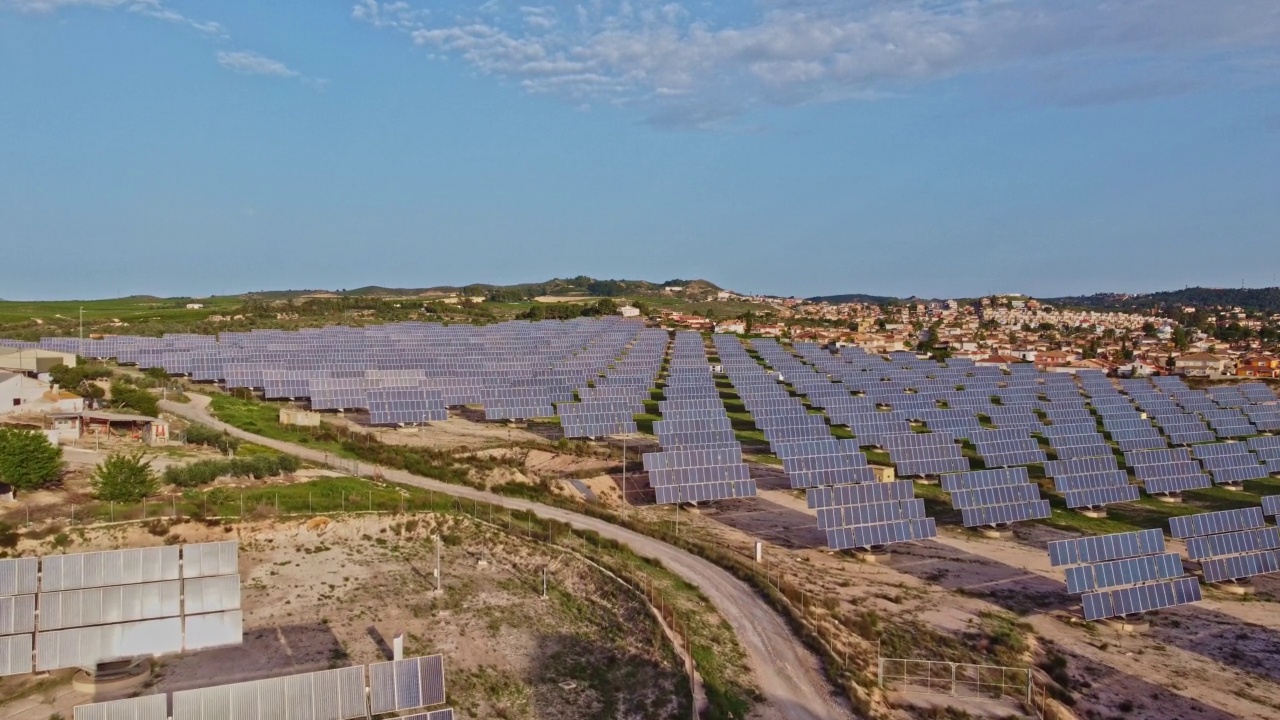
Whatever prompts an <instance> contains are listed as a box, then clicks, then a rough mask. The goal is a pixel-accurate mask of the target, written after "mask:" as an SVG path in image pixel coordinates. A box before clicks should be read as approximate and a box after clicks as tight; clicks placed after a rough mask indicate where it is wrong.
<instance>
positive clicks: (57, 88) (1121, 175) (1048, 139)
mask: <svg viewBox="0 0 1280 720" xmlns="http://www.w3.org/2000/svg"><path fill="white" fill-rule="evenodd" d="M577 274H588V275H593V276H597V277H627V278H646V279H653V280H666V279H670V278H675V277H681V278H688V277H695V276H700V277H706V278H709V279H711V280H713V281H715V282H718V283H720V284H722V285H725V286H728V287H732V288H735V289H739V290H743V291H755V292H769V293H776V294H784V295H814V294H827V293H837V292H866V293H876V294H899V295H909V294H917V295H926V296H947V295H974V294H979V293H988V292H1014V291H1021V292H1028V293H1032V294H1038V295H1045V296H1048V295H1059V294H1067V293H1083V292H1097V291H1110V290H1114V291H1134V292H1138V291H1151V290H1157V289H1168V288H1176V287H1182V286H1185V285H1197V284H1198V285H1211V286H1239V285H1241V284H1242V283H1243V284H1246V285H1250V286H1261V285H1275V284H1277V275H1280V3H1277V2H1275V0H1214V1H1213V2H1205V1H1204V0H1125V1H1124V2H1116V1H1115V0H899V1H890V0H756V1H755V2H737V3H710V2H705V1H702V0H699V1H697V2H694V1H689V2H647V1H646V0H624V1H622V2H617V1H615V0H587V1H586V2H577V3H575V2H563V3H562V2H554V3H550V4H546V3H538V2H525V3H521V2H507V1H505V0H488V1H487V2H483V3H464V2H379V1H375V0H361V1H360V2H353V0H345V1H341V2H339V1H322V2H315V1H314V0H313V1H312V2H303V1H302V0H282V1H281V2H275V3H230V2H225V1H224V2H211V1H207V0H0V297H3V298H44V297H49V298H53V297H60V298H70V297H101V296H114V295H119V294H130V293H156V294H197V295H199V294H207V293H214V292H218V293H225V292H243V291H247V290H255V289H268V288H300V287H309V288H319V287H324V288H343V287H357V286H361V285H367V284H379V285H388V286H424V285H434V284H459V283H467V282H503V283H505V282H522V281H533V280H542V279H546V278H549V277H553V276H565V275H577Z"/></svg>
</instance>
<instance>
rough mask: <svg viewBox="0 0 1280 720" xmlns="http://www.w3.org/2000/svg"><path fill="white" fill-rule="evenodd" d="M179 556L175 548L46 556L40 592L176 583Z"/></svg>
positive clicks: (164, 546)
mask: <svg viewBox="0 0 1280 720" xmlns="http://www.w3.org/2000/svg"><path fill="white" fill-rule="evenodd" d="M180 557H181V555H180V553H179V550H178V547H177V546H176V545H163V546H160V547H150V548H132V549H129V550H107V551H105V552H91V553H78V554H75V555H47V556H45V557H44V558H43V559H42V560H41V563H42V564H43V565H42V568H41V574H40V589H41V590H42V591H43V592H56V591H60V590H79V589H80V588H91V587H104V586H108V585H132V584H136V583H146V582H159V581H161V580H177V579H178V577H179V571H180V567H179V560H180Z"/></svg>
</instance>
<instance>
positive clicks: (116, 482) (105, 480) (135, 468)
mask: <svg viewBox="0 0 1280 720" xmlns="http://www.w3.org/2000/svg"><path fill="white" fill-rule="evenodd" d="M89 482H90V483H91V484H92V485H93V493H94V495H96V496H97V498H98V499H99V500H106V501H109V502H124V503H132V502H138V501H140V500H142V499H143V498H145V497H146V496H148V495H151V494H152V493H154V492H155V491H156V490H158V489H159V487H160V483H159V482H158V481H157V480H156V474H155V472H154V471H153V470H152V469H151V461H150V460H144V459H143V456H142V453H140V452H139V453H132V454H127V453H112V454H111V455H109V456H107V459H106V460H103V461H102V464H101V465H99V466H98V468H97V469H96V470H94V471H93V475H92V476H91V477H90V478H89Z"/></svg>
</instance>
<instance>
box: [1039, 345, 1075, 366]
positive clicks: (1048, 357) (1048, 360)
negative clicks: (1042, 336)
mask: <svg viewBox="0 0 1280 720" xmlns="http://www.w3.org/2000/svg"><path fill="white" fill-rule="evenodd" d="M1078 359H1079V356H1078V355H1076V354H1075V353H1069V352H1064V351H1062V350H1045V351H1044V352H1040V353H1036V357H1035V360H1034V362H1035V365H1036V367H1037V368H1039V369H1041V370H1045V369H1047V368H1051V367H1061V366H1063V365H1066V364H1067V363H1070V362H1072V361H1073V360H1078Z"/></svg>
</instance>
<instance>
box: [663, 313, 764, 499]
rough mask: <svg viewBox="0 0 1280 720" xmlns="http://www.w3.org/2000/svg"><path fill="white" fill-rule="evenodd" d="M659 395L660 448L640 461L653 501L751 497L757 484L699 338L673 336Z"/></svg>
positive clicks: (694, 335)
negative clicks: (744, 456) (746, 461)
mask: <svg viewBox="0 0 1280 720" xmlns="http://www.w3.org/2000/svg"><path fill="white" fill-rule="evenodd" d="M662 392H663V398H664V400H663V401H662V404H661V405H660V406H659V410H660V411H661V413H662V420H659V421H657V422H655V423H654V424H653V430H654V434H655V435H657V436H658V444H659V445H661V447H662V450H661V452H656V453H645V454H644V456H643V458H642V459H643V461H644V467H645V470H646V471H648V473H649V484H650V486H652V487H653V491H654V495H655V497H656V501H657V503H658V504H659V505H670V504H678V503H687V502H711V501H715V500H727V499H730V498H740V497H752V496H754V495H755V494H756V483H755V480H753V479H751V472H750V468H748V467H747V465H746V463H744V462H742V445H741V443H739V442H738V440H737V436H736V435H734V432H733V424H732V423H731V422H730V420H729V416H728V414H727V413H726V412H725V409H724V404H723V403H721V402H720V391H719V389H718V388H717V387H716V381H715V378H714V377H713V376H712V374H711V366H710V364H709V363H708V361H707V353H706V348H705V347H704V344H703V339H702V335H701V334H699V333H696V332H678V333H676V336H675V339H674V340H673V341H672V343H671V354H670V362H669V364H668V369H667V377H666V386H665V387H664V388H663V391H662Z"/></svg>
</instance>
